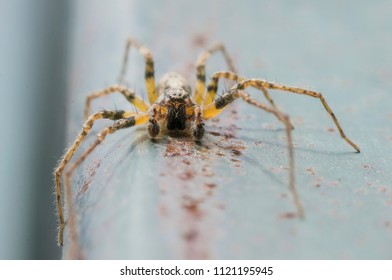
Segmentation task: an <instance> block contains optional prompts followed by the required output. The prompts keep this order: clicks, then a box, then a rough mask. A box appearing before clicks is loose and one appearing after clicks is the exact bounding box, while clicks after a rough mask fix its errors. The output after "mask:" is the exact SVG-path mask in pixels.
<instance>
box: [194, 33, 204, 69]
mask: <svg viewBox="0 0 392 280" xmlns="http://www.w3.org/2000/svg"><path fill="white" fill-rule="evenodd" d="M207 42H208V38H207V36H205V34H195V35H194V36H193V37H192V45H193V46H195V47H199V48H204V47H205V46H206V45H207ZM193 68H194V67H193Z"/></svg>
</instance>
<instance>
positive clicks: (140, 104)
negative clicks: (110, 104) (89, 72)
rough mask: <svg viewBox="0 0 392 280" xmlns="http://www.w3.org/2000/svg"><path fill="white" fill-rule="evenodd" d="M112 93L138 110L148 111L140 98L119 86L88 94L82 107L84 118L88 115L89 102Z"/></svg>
mask: <svg viewBox="0 0 392 280" xmlns="http://www.w3.org/2000/svg"><path fill="white" fill-rule="evenodd" d="M112 93H121V94H122V95H123V96H124V97H125V98H126V99H127V100H128V101H129V102H130V103H132V104H133V105H134V106H135V107H136V108H137V109H138V110H140V111H142V112H146V111H147V110H148V106H147V104H146V103H145V102H144V101H143V99H142V98H141V97H139V96H138V95H136V94H135V92H134V91H132V90H130V89H128V88H126V87H124V86H120V85H114V86H110V87H107V88H105V89H103V90H100V91H96V92H93V93H90V94H89V95H88V96H87V98H86V105H85V107H84V118H85V119H87V118H88V116H89V115H90V108H91V101H92V100H93V99H96V98H99V97H103V96H106V95H109V94H112Z"/></svg>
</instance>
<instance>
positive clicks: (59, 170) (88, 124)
mask: <svg viewBox="0 0 392 280" xmlns="http://www.w3.org/2000/svg"><path fill="white" fill-rule="evenodd" d="M135 114H136V113H134V112H125V111H107V110H103V111H99V112H97V113H95V114H93V115H91V116H90V117H89V118H88V119H87V120H86V121H85V122H84V124H83V127H82V130H81V131H80V133H79V134H78V136H77V137H76V139H75V141H74V142H73V144H72V145H71V147H70V148H69V149H68V150H67V151H66V152H65V153H64V155H63V157H62V158H61V160H60V162H59V163H58V164H57V166H56V169H55V171H54V175H55V182H56V197H57V208H58V213H59V220H60V229H59V239H58V243H59V245H63V231H64V214H63V207H62V202H61V175H62V174H63V171H64V169H65V167H66V166H67V164H68V163H69V161H70V160H71V158H72V156H73V155H74V153H75V151H76V149H77V148H78V147H79V146H80V144H81V143H82V141H83V140H84V139H85V137H86V136H87V134H88V133H89V132H90V131H91V128H92V127H93V125H94V123H95V121H97V120H99V119H110V120H119V119H123V118H128V117H131V116H133V115H135Z"/></svg>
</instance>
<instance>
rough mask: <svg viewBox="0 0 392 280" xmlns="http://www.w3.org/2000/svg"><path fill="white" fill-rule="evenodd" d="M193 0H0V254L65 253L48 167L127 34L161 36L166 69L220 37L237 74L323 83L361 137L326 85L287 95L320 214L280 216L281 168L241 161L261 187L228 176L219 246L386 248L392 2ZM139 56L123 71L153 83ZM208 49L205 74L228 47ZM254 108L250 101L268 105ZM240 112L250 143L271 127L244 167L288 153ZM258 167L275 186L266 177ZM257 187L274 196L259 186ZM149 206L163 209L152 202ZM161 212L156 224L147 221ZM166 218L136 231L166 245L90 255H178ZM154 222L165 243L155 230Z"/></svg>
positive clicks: (309, 198) (278, 251)
mask: <svg viewBox="0 0 392 280" xmlns="http://www.w3.org/2000/svg"><path fill="white" fill-rule="evenodd" d="M184 2H185V1H174V0H165V1H159V3H158V1H154V4H153V2H152V1H148V2H147V1H138V0H129V1H125V0H124V1H120V0H117V1H115V0H105V1H92V0H88V1H50V0H36V1H27V0H26V1H23V0H13V1H7V0H0V18H1V24H0V32H1V33H0V35H1V37H0V38H2V40H1V44H0V96H1V100H2V101H1V104H2V110H1V111H2V112H3V122H2V123H3V127H2V133H1V137H0V149H1V153H0V155H1V158H0V259H56V258H61V250H60V248H58V247H57V246H56V216H55V212H56V209H55V204H54V196H53V191H54V188H53V185H54V184H53V177H52V171H53V169H54V166H55V164H56V162H57V161H58V159H59V157H60V156H61V154H62V152H63V150H64V149H65V147H66V146H68V145H69V143H70V142H71V141H72V139H73V138H74V137H75V135H76V133H77V132H78V130H79V129H80V126H81V124H82V112H83V105H84V99H85V96H86V94H87V93H88V92H89V91H91V90H96V89H100V88H103V87H105V86H107V85H110V84H113V83H115V82H116V78H117V76H118V72H119V68H120V65H121V60H122V52H123V49H124V44H125V40H126V38H127V36H128V35H132V36H133V37H135V38H138V39H139V41H141V42H144V43H146V45H148V46H149V48H150V49H151V50H152V51H153V53H154V55H155V59H156V65H157V69H156V72H157V76H161V75H162V74H163V73H164V72H166V71H168V70H171V69H174V70H176V71H180V72H182V73H185V76H186V77H187V78H189V79H191V80H192V81H194V77H193V68H192V67H193V66H194V62H195V60H196V57H197V55H198V54H199V53H200V52H201V50H203V49H204V48H205V47H206V46H208V45H211V43H213V42H215V41H218V40H219V41H222V42H224V43H225V45H226V47H227V48H228V50H229V52H231V53H232V54H233V57H234V61H235V64H236V65H237V67H238V69H239V72H240V73H241V74H242V75H244V76H249V77H261V78H264V79H267V80H270V81H275V82H279V83H284V84H288V85H293V86H299V87H305V88H309V89H312V90H317V91H321V92H323V94H324V96H325V97H326V99H327V101H328V102H329V104H330V106H331V108H332V109H333V110H334V111H335V113H336V115H337V116H338V118H339V120H340V121H341V124H342V126H343V128H344V129H345V132H346V133H347V134H348V135H349V136H350V137H351V138H352V139H353V140H354V141H355V142H357V143H358V144H359V146H360V147H361V148H362V153H361V154H360V155H357V154H355V153H352V151H351V147H349V146H348V145H346V144H345V143H344V141H343V140H341V139H340V138H339V135H338V134H337V131H336V129H334V126H333V123H332V122H331V120H330V117H329V116H328V115H327V114H326V113H325V112H324V111H323V110H324V109H323V108H322V106H320V104H319V102H318V101H315V100H311V98H309V100H308V99H306V98H303V97H298V96H293V95H289V94H284V95H277V96H276V98H275V99H276V102H277V103H278V104H279V106H281V107H282V108H284V110H285V112H288V113H289V114H290V116H292V117H293V121H294V126H295V127H296V130H295V131H294V144H295V146H296V147H297V148H298V149H297V150H296V163H297V169H296V170H297V173H298V178H297V182H298V186H299V188H300V190H299V193H300V196H301V198H302V199H303V201H304V205H305V209H307V211H308V213H309V212H310V214H309V215H308V218H307V220H306V222H305V223H302V224H300V223H297V222H296V221H292V220H290V221H289V222H287V221H286V222H285V221H283V222H282V219H280V220H279V219H278V221H277V219H276V217H277V216H278V215H279V210H277V211H275V210H276V209H279V207H283V208H285V207H286V206H287V205H286V206H282V200H279V198H278V197H279V196H281V191H276V192H274V191H271V190H272V189H274V188H275V189H276V185H277V186H278V187H279V188H285V186H286V185H287V184H286V179H285V178H286V176H287V173H286V172H285V171H282V170H280V169H279V168H275V169H274V168H272V169H271V168H268V167H266V169H267V171H266V172H264V173H263V174H261V175H260V177H255V176H256V175H254V174H257V172H256V171H257V170H256V171H254V172H250V173H251V175H252V176H253V177H252V176H250V177H249V178H250V179H249V178H248V177H247V178H246V179H244V178H241V176H240V177H239V179H236V180H234V181H233V182H231V183H230V184H231V185H238V184H241V183H242V182H243V181H241V180H248V181H249V182H253V183H252V184H253V185H254V186H255V188H247V189H246V191H247V194H243V192H241V191H238V190H237V191H234V192H233V191H231V192H230V191H229V193H225V190H224V189H222V190H220V193H219V196H220V197H221V198H222V197H223V198H222V199H223V200H225V199H226V197H228V199H227V200H225V202H229V203H226V207H227V209H225V210H224V211H226V212H225V213H224V214H219V215H223V217H224V218H222V219H220V218H219V219H218V221H219V222H220V223H221V228H220V231H219V234H218V236H220V237H219V238H217V239H216V240H217V241H216V240H215V239H214V240H213V241H212V244H211V248H213V249H212V251H213V253H212V254H211V256H212V257H215V258H236V257H238V258H283V259H286V258H293V259H295V258H335V259H341V258H354V259H358V258H362V259H367V258H370V259H390V258H391V257H392V253H391V252H392V250H391V249H392V247H391V244H392V215H391V213H392V211H391V210H392V209H391V207H392V171H391V168H390V166H392V159H391V150H392V125H391V123H392V109H391V104H392V96H391V88H392V82H391V81H392V79H391V77H392V55H391V46H392V37H391V26H392V2H391V1H387V0H385V1H383V0H378V1H372V2H369V1H355V2H353V1H338V0H336V1H305V0H302V1H252V0H247V1H223V0H217V1H204V0H202V1H195V2H190V1H187V3H184ZM135 65H136V67H132V69H130V71H129V77H130V78H129V79H128V83H129V84H130V85H131V86H133V87H134V88H135V89H137V90H140V91H143V83H144V82H143V81H142V80H143V71H142V70H141V69H142V68H143V63H142V61H140V60H139V61H138V62H137V63H135ZM211 65H212V68H210V69H209V71H208V73H209V74H211V73H212V72H213V70H214V71H216V70H221V69H222V68H224V67H225V66H224V63H223V62H222V61H221V60H219V57H218V59H216V60H214V59H213V60H212V61H211ZM121 102H122V101H121V99H116V98H115V99H114V101H106V103H99V105H97V107H96V108H100V106H104V105H105V106H106V105H109V107H110V106H111V107H110V108H109V109H113V108H114V107H117V106H119V107H121ZM105 108H106V107H105ZM239 108H240V111H241V108H245V107H244V106H243V105H239ZM246 108H247V109H243V111H242V112H244V113H245V112H246V114H249V115H252V114H257V113H258V112H257V111H256V110H254V109H253V108H252V109H249V107H246ZM246 110H249V111H246ZM246 114H245V117H244V116H241V117H240V119H239V120H238V122H237V123H236V124H237V125H238V126H240V127H241V125H242V127H243V130H242V131H241V132H239V136H238V137H239V139H240V140H241V141H244V143H245V144H246V145H251V144H249V139H253V138H257V137H259V138H258V139H260V141H263V143H261V144H260V143H259V144H260V145H261V148H260V147H256V146H257V145H256V144H255V146H252V148H249V149H248V152H247V153H245V152H244V157H243V158H241V160H242V161H243V162H244V163H243V168H244V170H246V169H247V168H249V169H250V168H251V166H252V165H253V166H254V165H255V161H257V160H258V159H260V158H261V161H264V163H265V162H270V160H271V159H274V154H275V155H276V153H280V157H279V158H278V160H282V159H283V160H285V157H284V156H283V154H284V151H285V149H284V145H283V146H282V147H280V146H276V145H274V144H271V143H273V142H274V141H283V140H282V139H284V138H279V137H277V136H276V131H274V127H275V126H276V125H277V124H275V123H274V122H273V121H272V119H271V118H268V117H267V121H266V122H262V129H261V132H262V133H261V134H260V135H259V134H257V130H256V129H254V127H252V123H260V121H259V120H257V119H256V120H255V119H252V118H250V119H249V118H248V119H246V116H247V115H246ZM271 123H272V124H273V125H272V127H271ZM247 124H248V126H247ZM255 131H256V132H255ZM247 137H248V138H247ZM260 137H265V138H260ZM255 143H256V142H255ZM252 156H253V157H252ZM279 164H282V163H279V161H276V164H275V166H279ZM256 165H257V164H256ZM225 172H226V173H230V172H231V171H230V168H227V169H226V170H225V171H224V172H223V173H225ZM265 173H266V174H267V175H266V174H265ZM275 173H278V175H276V174H275ZM271 174H272V176H271ZM279 174H280V175H279ZM276 176H277V177H279V178H284V179H279V180H277V179H276ZM280 176H281V177H280ZM280 180H282V181H283V182H282V181H280ZM260 181H261V182H264V184H265V185H267V186H268V188H267V190H268V191H269V192H267V193H263V192H262V191H260V190H257V189H256V184H258V182H260ZM230 184H229V185H230ZM151 189H152V188H149V191H151ZM242 195H244V196H242ZM286 195H287V194H286ZM256 196H260V197H265V200H266V201H263V200H259V201H253V200H252V198H255V197H256ZM233 197H235V199H234V198H233ZM236 199H238V200H236ZM241 199H243V200H242V201H241ZM136 203H137V202H136ZM244 203H245V204H248V205H247V207H248V208H247V207H245V208H244V207H242V206H241V205H244ZM263 203H264V204H263ZM286 204H287V201H286ZM230 205H233V206H230ZM260 205H269V206H271V208H266V207H264V208H258V207H261V206H260ZM320 205H323V206H320ZM148 206H152V207H153V210H154V211H156V205H155V206H154V204H153V203H151V205H147V206H145V207H148ZM154 207H155V208H154ZM230 207H232V208H230ZM324 207H325V208H324ZM271 209H272V211H271ZM241 211H243V212H241ZM266 211H268V212H266ZM260 213H263V215H262V216H263V217H260ZM245 214H246V215H247V218H246V219H245V220H246V221H249V223H245V222H244V221H243V222H242V223H241V229H240V227H239V226H236V225H235V224H233V222H230V219H231V217H233V219H234V221H235V219H236V218H238V219H240V220H241V218H242V217H243V215H245ZM98 215H99V213H98ZM269 217H272V218H269ZM152 220H153V221H154V222H156V221H155V220H154V219H152ZM283 220H284V219H283ZM260 224H262V225H260ZM155 227H157V228H160V230H161V231H160V232H158V233H157V234H156V235H154V234H152V235H149V234H145V233H146V232H148V231H149V230H150V231H151V229H155ZM163 228H164V229H163V230H162V226H161V227H159V226H157V225H151V224H146V225H145V232H144V231H140V232H137V233H138V234H137V235H136V234H135V236H139V237H138V238H145V239H143V240H142V242H141V243H140V244H148V243H151V240H148V238H155V242H156V243H157V245H156V247H154V248H150V251H148V252H145V251H143V248H136V249H135V250H134V252H135V255H132V256H129V255H126V254H122V253H123V252H122V253H119V252H113V250H112V251H111V254H108V255H105V254H100V253H99V252H95V253H92V254H91V255H88V256H89V257H91V258H118V257H120V258H130V257H132V258H138V256H139V258H140V256H143V257H144V258H154V257H155V258H183V257H184V255H182V254H181V253H173V254H172V253H166V251H170V250H169V247H170V246H171V245H173V244H176V242H175V241H173V239H175V237H173V238H170V237H167V236H168V235H170V232H171V230H172V229H167V228H165V226H163ZM278 230H279V231H280V232H278ZM228 232H230V233H228ZM162 236H163V237H162ZM159 238H164V240H166V241H167V243H166V244H163V245H160V244H162V243H161V242H157V241H159V240H160V239H159ZM165 238H166V239H165ZM168 240H169V241H168ZM282 240H283V241H282ZM120 241H124V240H120ZM154 244H155V243H154ZM167 244H171V245H170V246H169V245H167ZM128 245H129V246H131V245H132V244H127V246H128ZM127 246H125V247H124V248H128V247H127ZM159 246H162V247H159ZM138 250H140V255H138V254H137V253H138V252H139V251H138ZM165 250H166V251H165ZM98 251H99V250H98ZM157 252H158V253H157ZM162 252H164V253H162Z"/></svg>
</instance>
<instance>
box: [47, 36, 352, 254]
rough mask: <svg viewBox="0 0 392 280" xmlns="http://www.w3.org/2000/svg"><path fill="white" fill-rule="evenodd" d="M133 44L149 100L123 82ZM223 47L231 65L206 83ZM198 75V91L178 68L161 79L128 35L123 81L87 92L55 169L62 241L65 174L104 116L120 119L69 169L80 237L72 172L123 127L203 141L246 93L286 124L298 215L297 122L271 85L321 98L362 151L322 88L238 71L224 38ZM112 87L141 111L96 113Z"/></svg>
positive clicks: (203, 56) (67, 191)
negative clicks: (78, 123)
mask: <svg viewBox="0 0 392 280" xmlns="http://www.w3.org/2000/svg"><path fill="white" fill-rule="evenodd" d="M132 46H133V47H135V48H136V49H137V50H138V51H139V53H140V54H141V55H143V56H144V59H145V84H146V89H147V95H148V103H147V102H145V101H144V100H143V99H142V98H141V97H140V96H138V95H136V94H135V92H134V91H133V90H131V89H129V88H127V87H126V86H123V85H122V84H123V79H124V76H125V73H126V68H127V62H128V54H129V51H130V48H131V47H132ZM217 52H221V53H222V55H223V57H224V59H225V61H226V63H227V66H228V70H229V71H219V72H215V73H214V74H213V75H212V77H211V79H210V82H209V84H208V86H207V87H206V73H205V67H206V62H207V60H208V58H209V57H210V56H211V55H213V54H214V53H217ZM196 78H197V79H196V84H195V86H194V91H193V92H192V89H191V86H190V85H189V83H188V82H187V81H186V79H185V78H183V77H182V76H181V75H180V74H178V73H174V72H170V73H167V74H166V75H164V76H163V77H162V79H161V80H160V81H159V83H158V84H157V85H156V84H155V79H154V61H153V56H152V54H151V52H150V51H149V50H148V49H147V48H146V47H144V46H142V45H141V44H139V43H138V42H137V41H136V40H134V39H133V38H128V40H127V43H126V47H125V52H124V58H123V63H122V68H121V73H120V78H119V84H117V85H113V86H110V87H107V88H105V89H103V90H100V91H96V92H93V93H91V94H89V95H88V96H87V98H86V105H85V111H84V115H85V122H84V125H83V127H82V129H81V131H80V133H79V134H78V136H77V137H76V139H75V141H74V142H73V144H72V145H71V146H70V148H69V149H68V150H67V151H66V152H65V153H64V155H63V157H62V158H61V160H60V162H59V163H58V165H57V167H56V169H55V171H54V177H55V183H56V194H57V207H58V216H59V221H60V225H59V234H58V243H59V245H61V246H62V245H63V233H64V227H65V221H64V214H63V207H62V199H61V195H62V191H61V177H62V174H63V172H64V170H65V168H66V166H67V165H68V163H69V162H70V160H71V158H72V157H73V155H74V153H75V151H76V150H77V149H78V147H79V146H80V144H81V143H82V142H83V140H84V139H85V138H86V136H87V135H88V134H89V132H90V130H91V128H92V126H93V124H94V123H95V122H96V121H97V120H99V119H109V120H113V121H114V122H113V123H112V124H111V125H109V126H108V127H106V128H105V129H103V130H102V131H101V132H100V133H99V134H98V135H97V138H96V140H95V142H94V143H93V144H92V145H91V146H90V147H89V148H88V149H87V150H86V151H85V152H84V153H83V154H82V155H81V156H80V157H79V158H78V159H77V160H76V161H75V162H74V163H73V164H72V165H71V166H70V167H69V168H68V170H67V171H66V173H65V179H64V181H65V195H66V199H65V201H66V203H67V208H68V216H69V220H68V223H69V228H70V230H69V231H70V238H71V240H74V241H75V240H76V238H77V235H76V230H75V224H76V221H75V210H74V209H73V205H72V202H71V198H72V190H71V183H70V179H71V176H72V173H73V172H74V171H75V169H76V168H77V167H78V166H79V165H80V164H81V163H82V162H83V161H84V160H85V159H86V157H87V156H88V155H89V154H90V153H91V152H92V151H93V150H94V149H95V148H96V147H97V146H98V145H100V144H101V143H102V141H103V140H104V139H105V138H106V136H107V135H109V134H113V133H115V132H116V131H118V130H120V129H125V128H130V127H133V126H137V125H142V124H147V130H148V134H149V135H150V137H151V138H156V137H159V136H160V135H162V134H165V133H167V132H171V131H186V132H188V133H189V134H190V135H192V137H193V138H194V139H195V141H200V140H201V139H202V138H203V135H204V132H205V130H204V121H205V120H209V119H211V118H214V117H216V116H217V115H218V114H220V113H221V112H222V111H223V110H224V109H225V108H227V106H228V105H229V104H230V103H232V102H233V101H234V100H236V99H242V100H243V101H245V102H247V103H249V104H251V105H253V106H256V107H257V108H259V109H262V110H264V111H266V112H268V113H271V114H273V115H275V117H276V118H277V119H278V120H279V121H281V122H282V123H283V124H284V125H285V132H286V138H287V149H288V158H289V190H290V192H291V196H292V198H293V201H294V204H295V207H296V216H298V217H303V216H304V210H303V207H302V205H301V202H300V199H299V197H298V194H297V192H296V190H295V178H294V156H293V143H292V136H291V130H292V129H293V126H292V125H291V122H290V119H289V116H288V115H287V114H284V113H282V112H281V111H280V110H278V108H277V107H276V105H275V103H274V101H273V99H272V98H271V96H270V94H269V92H268V91H267V90H269V89H271V90H281V91H287V92H291V93H295V94H301V95H306V96H310V97H313V98H317V99H319V100H320V101H321V103H322V105H323V106H324V108H325V110H326V111H327V112H328V113H329V115H330V116H331V118H332V120H333V121H334V123H335V125H336V127H337V128H338V130H339V132H340V136H341V137H342V138H343V139H344V140H345V141H346V142H347V143H348V144H349V145H351V146H352V147H353V148H354V149H355V150H356V151H357V152H360V149H359V147H358V146H357V145H356V144H355V143H354V142H352V141H351V140H350V139H349V138H347V137H346V135H345V134H344V132H343V129H342V127H341V126H340V124H339V122H338V120H337V118H336V117H335V115H334V113H333V112H332V110H331V108H330V107H329V105H328V104H327V102H326V101H325V99H324V97H323V96H322V95H321V93H319V92H315V91H311V90H307V89H302V88H297V87H291V86H286V85H281V84H277V83H271V82H268V81H265V80H261V79H246V78H244V77H241V76H239V75H237V73H236V70H235V67H234V65H233V62H232V59H231V58H230V56H229V55H228V53H227V51H226V48H225V47H224V45H223V44H222V43H216V44H215V45H213V46H212V47H211V48H209V49H207V50H205V51H204V52H203V53H201V55H200V56H199V57H198V60H197V62H196ZM222 78H223V79H227V80H231V81H233V82H235V84H234V86H232V87H231V88H230V89H229V90H226V91H224V93H223V94H222V95H221V96H218V97H217V94H216V93H217V89H218V82H219V79H222ZM249 87H252V88H255V89H257V90H260V91H261V92H262V93H263V95H264V96H265V98H266V99H267V101H268V102H269V105H265V104H263V103H261V102H259V101H257V100H255V99H254V98H253V97H251V96H250V95H249V94H248V93H246V92H245V91H244V90H245V89H246V88H249ZM112 93H121V94H122V95H123V96H124V97H125V98H126V99H127V100H128V101H129V102H130V103H131V104H133V106H134V107H136V108H137V111H136V110H133V111H123V110H113V111H110V110H101V111H99V112H97V113H94V114H92V115H90V103H91V101H92V100H93V99H96V98H99V97H103V96H106V95H109V94H112Z"/></svg>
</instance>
